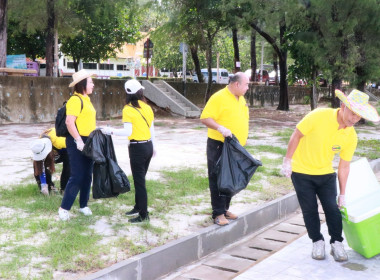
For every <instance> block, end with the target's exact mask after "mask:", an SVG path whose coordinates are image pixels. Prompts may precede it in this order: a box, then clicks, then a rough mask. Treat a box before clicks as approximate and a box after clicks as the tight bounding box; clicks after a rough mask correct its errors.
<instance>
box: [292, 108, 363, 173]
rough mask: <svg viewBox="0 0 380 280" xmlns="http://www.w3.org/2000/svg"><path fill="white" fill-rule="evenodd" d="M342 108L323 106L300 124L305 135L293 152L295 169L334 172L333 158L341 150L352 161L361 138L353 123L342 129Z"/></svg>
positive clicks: (312, 171) (308, 115)
mask: <svg viewBox="0 0 380 280" xmlns="http://www.w3.org/2000/svg"><path fill="white" fill-rule="evenodd" d="M338 110H339V109H331V108H320V109H315V110H314V111H312V112H310V113H309V114H307V115H306V116H305V117H304V118H303V119H302V120H301V121H300V122H299V123H298V125H297V128H298V130H299V131H300V132H301V133H302V134H303V135H304V136H303V137H302V138H301V140H300V142H299V144H298V147H297V149H296V151H295V153H294V155H293V162H292V170H293V171H294V172H298V173H303V174H309V175H324V174H330V173H333V172H334V169H333V167H332V161H333V159H334V156H335V154H337V153H339V156H340V158H341V159H343V160H345V161H351V159H352V156H353V155H354V152H355V149H356V145H357V143H358V138H357V135H356V131H355V129H354V128H353V127H346V128H345V129H338V128H339V123H338V119H337V114H338Z"/></svg>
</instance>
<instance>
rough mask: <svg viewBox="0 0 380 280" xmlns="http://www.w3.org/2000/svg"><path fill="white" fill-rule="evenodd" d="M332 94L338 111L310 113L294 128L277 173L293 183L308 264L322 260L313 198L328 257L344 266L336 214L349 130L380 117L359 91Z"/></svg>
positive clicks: (351, 139)
mask: <svg viewBox="0 0 380 280" xmlns="http://www.w3.org/2000/svg"><path fill="white" fill-rule="evenodd" d="M335 94H336V96H337V97H338V98H339V99H340V100H341V101H342V104H341V107H340V108H338V109H332V108H319V109H315V110H314V111H312V112H310V113H309V114H307V115H306V116H305V117H304V118H303V119H302V120H301V121H300V122H299V123H298V124H297V127H296V129H295V130H294V132H293V134H292V136H291V137H290V141H289V144H288V150H287V152H286V156H285V158H284V162H283V165H282V169H281V171H282V173H283V174H284V175H285V176H287V177H291V179H292V182H293V185H294V188H295V191H296V194H297V198H298V201H299V204H300V206H301V210H302V214H303V218H304V221H305V226H306V229H307V232H308V235H309V237H310V239H311V240H312V241H313V249H312V254H311V256H312V258H313V259H316V260H323V259H324V258H325V242H324V238H323V235H322V234H321V224H320V220H319V214H318V204H317V196H318V198H319V201H320V202H321V205H322V207H323V211H324V213H325V217H326V223H327V227H328V232H329V235H330V236H331V239H330V244H331V255H332V256H333V257H334V259H335V261H347V259H348V257H347V253H346V252H345V250H344V247H343V244H342V241H343V236H342V218H341V214H340V211H339V208H340V207H342V206H343V205H344V203H345V202H344V195H345V189H346V182H347V177H348V174H349V172H350V161H351V159H352V156H353V154H354V152H355V149H356V145H357V141H358V140H357V135H356V132H355V129H354V128H353V126H354V124H356V123H357V122H358V121H359V120H360V119H361V118H364V119H367V120H369V121H374V122H377V121H379V115H378V113H377V111H376V109H375V108H374V107H372V106H371V105H370V104H368V99H369V98H368V95H367V94H365V93H363V92H361V91H358V90H353V91H352V92H351V93H350V94H349V95H348V96H346V95H345V94H344V93H343V92H341V91H340V90H336V91H335ZM338 153H339V157H340V161H339V166H338V181H339V189H340V195H339V197H338V200H337V198H336V196H337V188H336V176H337V175H336V173H335V172H334V170H333V167H332V161H333V159H334V156H335V154H338ZM337 201H338V203H337Z"/></svg>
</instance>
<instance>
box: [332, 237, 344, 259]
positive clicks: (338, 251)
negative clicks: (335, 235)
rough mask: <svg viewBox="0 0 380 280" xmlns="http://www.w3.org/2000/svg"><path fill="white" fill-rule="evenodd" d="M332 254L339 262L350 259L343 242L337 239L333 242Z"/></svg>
mask: <svg viewBox="0 0 380 280" xmlns="http://www.w3.org/2000/svg"><path fill="white" fill-rule="evenodd" d="M330 254H331V255H332V256H333V257H334V260H335V261H337V262H345V261H347V260H348V256H347V253H346V251H345V250H344V246H343V243H342V242H339V241H335V242H334V243H331V252H330Z"/></svg>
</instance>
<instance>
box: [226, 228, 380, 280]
mask: <svg viewBox="0 0 380 280" xmlns="http://www.w3.org/2000/svg"><path fill="white" fill-rule="evenodd" d="M322 233H323V235H324V237H325V239H326V240H328V238H329V235H328V233H327V226H326V224H325V223H324V224H323V225H322ZM343 243H344V245H345V248H346V251H347V253H348V258H349V259H348V261H347V262H343V263H338V262H335V261H334V259H333V257H332V256H331V255H330V254H329V253H330V245H329V244H326V259H325V260H322V261H316V260H313V259H312V258H311V256H310V255H311V248H312V244H311V241H310V239H309V237H308V236H307V234H305V235H303V236H302V237H301V238H299V239H297V240H295V241H294V242H292V243H290V244H289V245H287V246H286V247H284V248H283V249H281V250H279V251H278V252H276V253H275V254H273V255H271V256H270V257H268V258H266V259H264V260H263V261H261V262H259V263H256V264H255V265H254V266H252V267H251V268H249V269H248V270H246V271H245V272H243V273H241V274H240V275H239V276H237V277H235V278H233V279H234V280H267V279H270V280H276V279H279V280H280V279H281V280H300V279H308V280H312V279H317V280H319V279H323V280H344V279H358V280H362V279H363V280H364V279H371V280H372V279H374V280H375V279H380V255H377V256H375V257H373V258H371V259H366V258H364V257H362V256H361V255H360V254H358V253H356V252H355V251H353V250H352V249H351V248H349V247H348V245H347V242H346V241H343Z"/></svg>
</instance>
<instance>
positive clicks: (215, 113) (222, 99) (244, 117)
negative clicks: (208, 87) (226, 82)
mask: <svg viewBox="0 0 380 280" xmlns="http://www.w3.org/2000/svg"><path fill="white" fill-rule="evenodd" d="M208 118H211V119H213V120H214V121H216V122H217V123H218V124H220V125H222V126H224V127H226V128H228V129H229V130H231V132H232V133H233V134H234V135H235V136H236V138H237V139H238V140H239V142H240V144H241V145H242V146H244V145H245V144H246V143H247V138H248V125H249V123H248V122H249V110H248V106H247V103H246V101H245V99H244V96H240V97H239V100H237V99H236V97H235V96H234V95H233V94H232V93H231V92H230V90H229V89H228V87H225V88H224V89H222V90H219V91H218V92H216V93H214V94H213V95H212V96H211V97H210V99H209V101H208V102H207V104H206V106H205V108H204V109H203V112H202V114H201V119H208ZM207 136H208V137H209V138H211V139H214V140H218V141H221V142H224V137H223V135H222V134H221V133H220V132H219V131H217V130H215V129H211V128H209V129H208V131H207Z"/></svg>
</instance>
